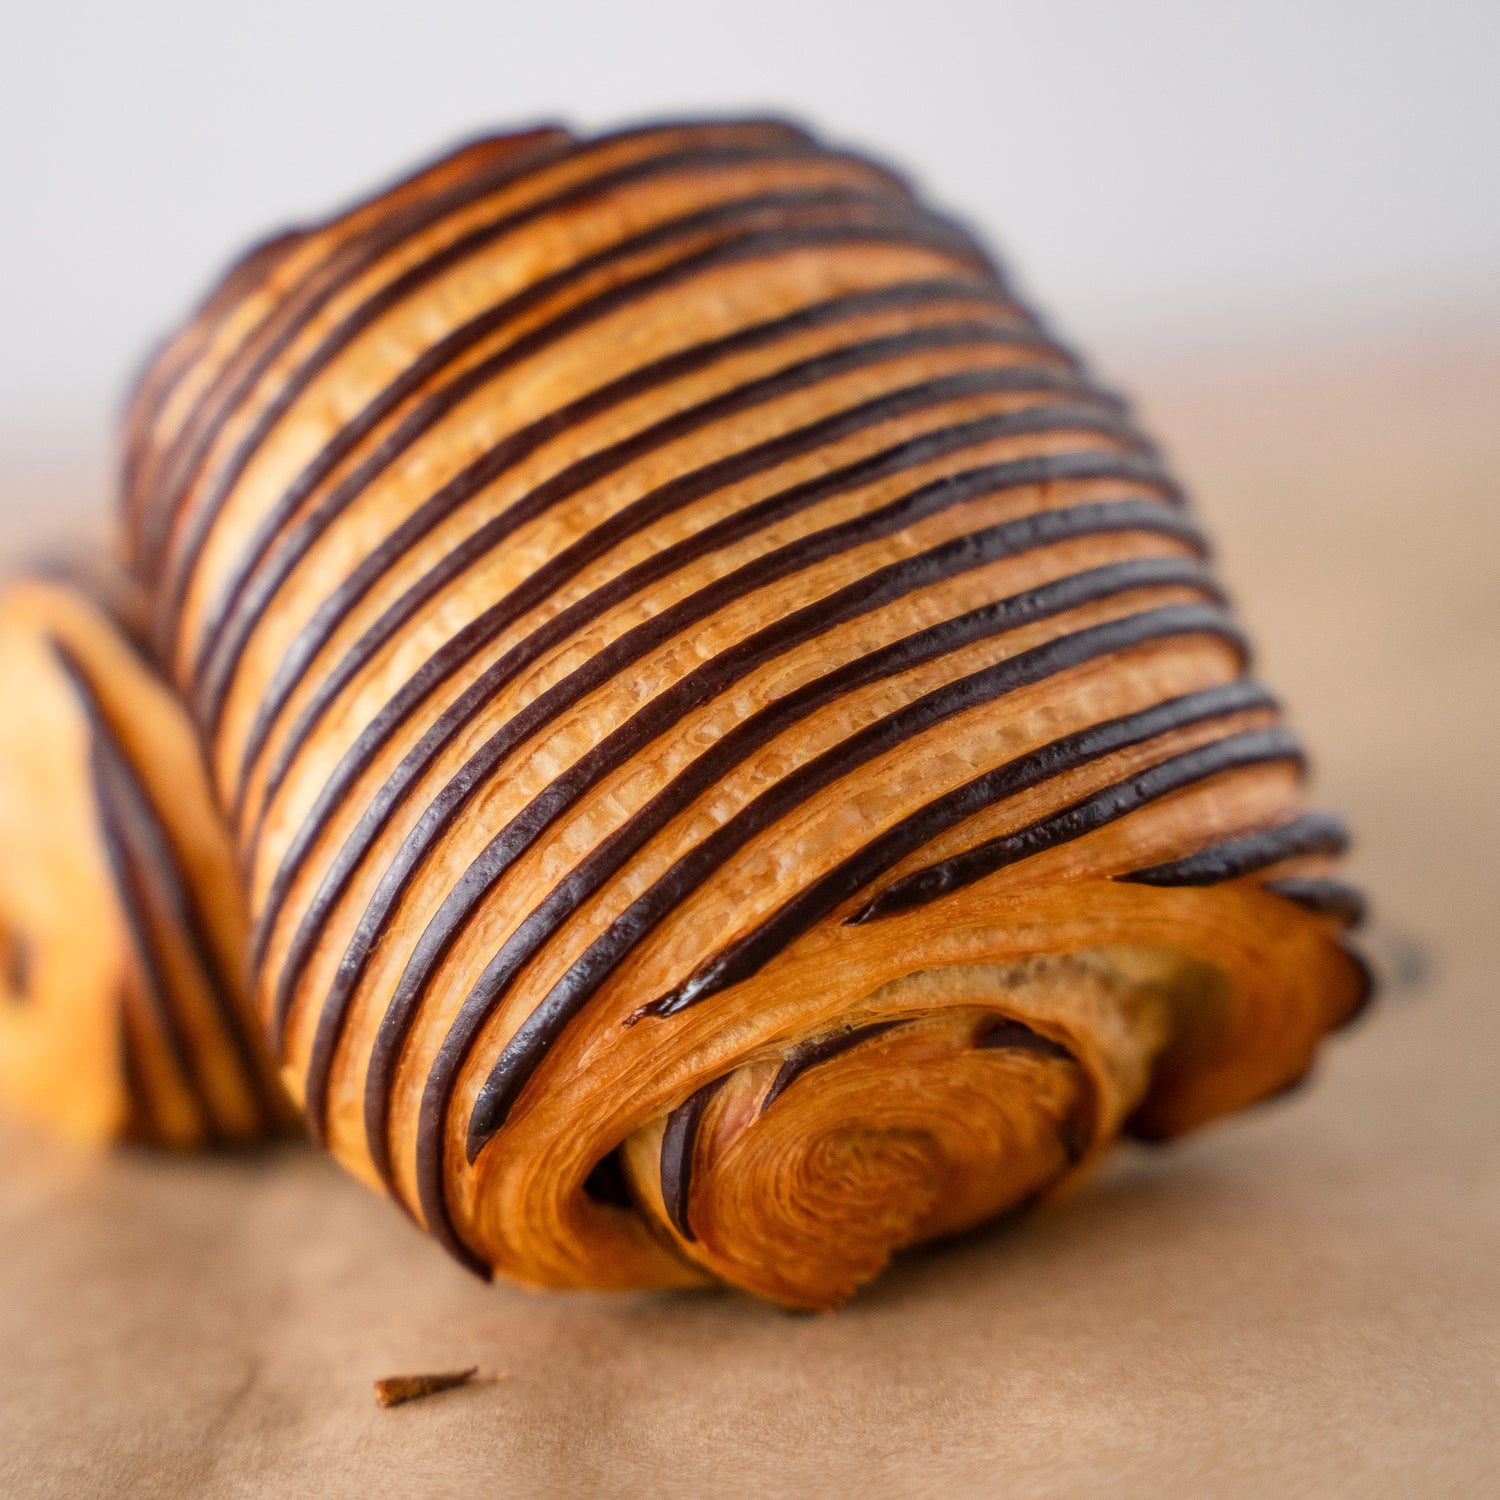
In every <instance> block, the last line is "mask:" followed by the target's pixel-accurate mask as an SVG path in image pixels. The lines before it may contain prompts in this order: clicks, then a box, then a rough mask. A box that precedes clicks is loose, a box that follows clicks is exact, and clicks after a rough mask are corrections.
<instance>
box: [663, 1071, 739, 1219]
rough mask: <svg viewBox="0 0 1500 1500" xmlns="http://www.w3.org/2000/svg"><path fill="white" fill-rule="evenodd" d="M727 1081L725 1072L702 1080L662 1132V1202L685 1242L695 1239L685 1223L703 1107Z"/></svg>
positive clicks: (704, 1108)
mask: <svg viewBox="0 0 1500 1500" xmlns="http://www.w3.org/2000/svg"><path fill="white" fill-rule="evenodd" d="M728 1082H729V1075H728V1074H727V1073H726V1074H724V1075H723V1076H722V1077H720V1078H715V1079H714V1080H713V1081H712V1082H711V1083H705V1084H704V1085H703V1087H702V1088H701V1089H699V1090H698V1092H697V1093H696V1094H693V1095H691V1096H689V1098H688V1099H687V1100H686V1101H685V1102H684V1103H682V1104H679V1105H678V1106H677V1108H676V1109H674V1110H673V1111H672V1113H671V1114H669V1115H668V1116H667V1124H666V1128H665V1129H664V1130H663V1131H662V1137H661V1167H660V1171H661V1198H662V1204H663V1206H664V1207H665V1208H666V1211H667V1218H668V1219H670V1220H671V1222H672V1227H673V1228H674V1229H675V1230H676V1231H677V1232H678V1234H680V1235H681V1236H682V1237H683V1239H685V1240H688V1241H693V1240H696V1239H697V1238H698V1236H697V1235H696V1234H694V1233H693V1226H692V1225H691V1224H689V1223H688V1197H689V1194H690V1193H691V1192H692V1187H693V1151H694V1148H695V1147H696V1146H697V1144H698V1127H699V1126H700V1125H701V1124H702V1123H703V1112H704V1110H706V1109H707V1108H708V1106H709V1104H710V1103H711V1102H712V1100H713V1098H714V1096H715V1095H716V1094H717V1093H718V1092H719V1090H720V1089H722V1088H723V1087H724V1085H725V1084H726V1083H728Z"/></svg>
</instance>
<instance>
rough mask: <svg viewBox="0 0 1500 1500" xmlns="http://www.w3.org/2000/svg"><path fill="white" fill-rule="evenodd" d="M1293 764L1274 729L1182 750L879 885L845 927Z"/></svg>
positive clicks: (1291, 748)
mask: <svg viewBox="0 0 1500 1500" xmlns="http://www.w3.org/2000/svg"><path fill="white" fill-rule="evenodd" d="M1301 759H1302V751H1301V748H1300V747H1299V745H1298V743H1297V738H1296V736H1295V735H1294V734H1292V732H1291V731H1290V730H1288V729H1281V728H1276V729H1252V730H1246V731H1245V732H1244V733H1242V734H1236V735H1231V736H1230V737H1229V738H1227V739H1223V740H1218V741H1215V742H1214V743H1213V744H1211V745H1203V746H1200V747H1199V748H1198V749H1196V750H1185V751H1184V752H1183V753H1182V754H1181V755H1174V756H1173V757H1172V758H1171V759H1170V760H1165V761H1163V762H1161V764H1160V765H1155V766H1152V767H1150V768H1149V769H1148V770H1145V771H1141V772H1139V773H1137V774H1136V775H1134V776H1131V777H1128V778H1127V779H1126V780H1124V781H1121V782H1117V783H1116V784H1115V785H1114V786H1110V787H1105V788H1104V790H1103V791H1099V792H1095V793H1094V794H1093V795H1092V796H1091V797H1085V798H1084V799H1083V801H1081V802H1076V803H1074V804H1073V806H1071V807H1067V808H1064V809H1063V810H1062V811H1061V812H1058V813H1053V814H1052V815H1051V816H1050V817H1046V818H1043V819H1041V820H1040V821H1038V822H1036V823H1032V824H1030V825H1029V826H1028V827H1026V828H1022V829H1019V830H1017V832H1015V833H1009V834H1005V835H1004V836H1003V837H1000V838H995V839H987V840H986V841H985V842H984V843H982V844H978V845H976V846H975V847H974V848H972V849H966V850H964V852H963V853H962V854H955V855H954V856H953V857H952V858H951V859H945V860H942V861H940V862H939V863H938V864H935V865H930V866H928V868H927V869H925V870H917V871H915V872H914V873H913V874H911V875H907V876H904V877H903V878H902V879H900V880H898V881H896V882H895V884H894V885H890V886H887V887H886V888H885V890H883V891H882V892H881V893H880V894H879V895H878V896H876V897H875V898H874V900H872V901H870V902H868V903H867V904H866V905H865V906H863V907H861V908H860V909H859V911H857V912H855V913H854V915H853V916H851V917H850V918H849V919H848V920H849V921H850V922H851V923H859V922H873V921H876V920H878V919H879V918H881V917H888V916H892V915H894V914H895V913H896V912H900V911H909V910H910V909H911V908H912V907H914V906H924V905H926V904H927V903H928V902H931V901H936V900H938V899H939V898H940V897H943V896H946V895H948V894H950V893H951V892H953V891H957V890H962V889H963V887H965V886H967V885H972V884H973V883H974V882H975V881H977V880H983V879H985V878H986V877H987V876H989V875H993V874H994V873H995V872H996V871H998V870H1003V869H1005V868H1006V867H1007V866H1009V865H1013V864H1016V863H1018V862H1019V861H1020V860H1023V859H1030V858H1031V856H1032V855H1034V854H1040V853H1041V852H1042V851H1043V850H1046V849H1051V848H1054V847H1055V846H1056V845H1058V844H1061V843H1066V842H1067V841H1068V840H1070V839H1075V838H1080V837H1081V836H1082V835H1083V834H1085V833H1092V832H1093V831H1094V830H1095V829H1098V828H1102V827H1104V825H1105V824H1106V823H1112V822H1114V821H1115V820H1116V819H1117V818H1122V817H1124V816H1125V815H1126V814H1127V813H1132V812H1134V811H1136V810H1137V809H1138V808H1141V807H1144V806H1146V805H1147V804H1148V803H1151V802H1155V801H1157V800H1158V799H1159V798H1162V797H1165V796H1168V795H1169V794H1170V793H1172V792H1176V791H1181V790H1182V789H1183V788H1185V787H1189V786H1192V785H1194V784H1195V783H1196V782H1199V781H1204V780H1206V779H1207V778H1208V777H1210V776H1219V775H1222V774H1223V773H1224V772H1226V771H1235V770H1241V769H1243V768H1245V767H1248V766H1257V765H1265V764H1267V763H1269V762H1274V761H1282V760H1291V761H1298V762H1300V761H1301Z"/></svg>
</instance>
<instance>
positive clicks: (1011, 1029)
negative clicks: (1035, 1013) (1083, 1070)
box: [974, 1016, 1077, 1062]
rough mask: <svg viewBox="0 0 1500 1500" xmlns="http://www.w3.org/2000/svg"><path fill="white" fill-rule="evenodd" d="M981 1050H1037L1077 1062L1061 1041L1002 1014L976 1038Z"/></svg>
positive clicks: (1042, 1053) (1059, 1059) (1043, 1053)
mask: <svg viewBox="0 0 1500 1500" xmlns="http://www.w3.org/2000/svg"><path fill="white" fill-rule="evenodd" d="M974 1045H975V1046H976V1047H978V1048H980V1049H981V1050H989V1049H994V1050H1003V1051H1006V1052H1035V1053H1038V1054H1039V1055H1040V1056H1042V1057H1052V1058H1056V1059H1057V1060H1058V1061H1059V1062H1076V1061H1077V1059H1076V1058H1075V1057H1074V1056H1073V1054H1072V1053H1071V1052H1069V1051H1068V1049H1067V1048H1066V1047H1064V1046H1063V1044H1062V1043H1061V1042H1055V1041H1053V1040H1052V1038H1051V1037H1050V1036H1043V1035H1042V1034H1041V1032H1040V1031H1034V1030H1033V1029H1032V1028H1031V1027H1030V1026H1028V1025H1026V1023H1025V1022H1024V1021H1017V1020H1015V1019H1013V1018H1012V1017H1010V1016H1002V1017H1001V1018H1000V1019H999V1020H998V1021H996V1022H995V1023H994V1025H992V1026H989V1027H986V1028H985V1030H984V1031H982V1032H980V1034H979V1035H978V1036H977V1037H976V1038H975V1039H974Z"/></svg>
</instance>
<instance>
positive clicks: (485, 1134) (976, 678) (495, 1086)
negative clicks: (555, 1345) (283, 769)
mask: <svg viewBox="0 0 1500 1500" xmlns="http://www.w3.org/2000/svg"><path fill="white" fill-rule="evenodd" d="M1187 634H1207V635H1211V636H1216V637H1219V638H1222V639H1227V640H1230V641H1232V642H1236V643H1238V641H1239V636H1238V632H1237V631H1236V630H1235V629H1234V627H1233V625H1232V624H1231V623H1230V621H1229V620H1228V618H1227V616H1226V615H1225V614H1224V613H1223V612H1222V611H1221V610H1217V609H1212V608H1208V607H1206V606H1202V605H1167V606H1164V607H1162V608H1158V609H1154V610H1148V611H1144V612H1142V613H1140V614H1136V615H1129V616H1126V617H1124V618H1123V619H1118V620H1112V621H1108V622H1106V623H1105V624H1102V625H1097V626H1091V627H1088V628H1086V629H1084V630H1080V631H1076V632H1073V633H1072V634H1070V635H1065V636H1061V637H1059V638H1057V639H1055V640H1053V641H1049V642H1047V643H1046V644H1045V645H1042V646H1039V647H1035V648H1033V649H1032V650H1029V651H1025V652H1022V653H1020V654H1018V655H1017V656H1014V657H1010V658H1008V659H1006V660H1004V661H1002V662H999V663H996V664H995V665H993V666H991V667H987V668H985V669H983V670H982V671H979V672H975V673H973V674H971V675H970V676H968V677H966V678H960V679H958V680H957V681H954V682H950V683H948V684H945V685H944V686H943V687H942V688H939V689H937V690H935V691H934V692H931V693H928V694H925V695H923V696H922V697H920V698H918V699H916V700H914V701H913V702H911V703H909V704H907V705H906V706H905V707H903V708H901V709H899V710H897V711H896V712H894V713H892V714H890V715H888V716H886V717H885V718H883V719H880V720H877V721H876V722H875V723H873V724H871V725H869V726H868V727H867V728H866V729H864V730H861V731H859V732H857V733H856V734H854V735H851V736H850V737H849V738H848V739H846V740H844V741H842V742H841V743H840V744H839V745H837V746H835V747H833V748H832V749H831V750H829V751H826V752H824V753H823V754H822V755H819V756H817V757H815V758H814V759H812V760H810V761H808V762H806V763H804V764H803V765H802V766H800V767H798V768H797V769H796V770H795V771H793V772H791V773H790V774H789V775H787V776H786V777H784V778H782V780H781V781H779V782H777V783H776V784H775V786H773V787H771V788H769V789H768V790H767V791H765V792H763V793H762V794H761V795H760V796H758V797H756V798H755V799H753V800H752V801H751V802H749V803H747V804H746V805H745V807H743V808H742V809H741V810H740V811H739V812H738V813H737V814H735V815H734V816H733V817H732V818H730V819H728V820H727V821H726V822H724V823H723V824H721V825H720V826H719V827H718V828H717V829H715V830H714V832H713V833H711V834H710V835H708V837H706V838H705V839H704V840H703V841H702V842H700V843H699V844H698V845H696V846H695V847H694V848H693V849H691V850H690V851H688V853H686V854H685V855H683V856H682V857H681V858H680V859H678V860H677V861H676V863H675V864H673V866H672V867H671V868H670V869H669V870H668V871H667V872H666V873H665V874H663V875H662V876H661V877H660V878H659V879H658V880H657V881H656V882H655V883H654V884H653V885H652V886H651V887H650V888H649V889H648V890H646V891H645V892H643V893H642V895H641V896H639V897H638V898H637V899H636V900H635V901H634V902H633V903H632V904H631V905H630V906H629V907H628V908H627V909H626V910H625V911H624V912H622V913H621V915H620V916H619V917H617V918H616V919H615V920H614V921H613V922H612V923H611V924H610V925H609V927H608V928H606V929H605V931H604V932H602V933H601V934H600V935H599V937H597V938H596V939H595V940H594V941H593V942H592V943H591V944H590V945H589V947H588V948H587V949H586V950H585V952H584V953H583V954H582V955H580V957H579V958H578V959H577V960H575V961H574V963H573V964H572V965H571V966H570V967H569V969H568V970H567V972H566V973H564V975H563V976H562V977H561V978H560V979H559V980H558V981H557V983H556V984H554V985H553V987H552V988H551V990H549V991H548V993H547V995H546V996H545V997H544V998H543V999H542V1001H541V1002H540V1003H539V1004H538V1005H537V1007H536V1008H535V1009H534V1010H533V1011H532V1013H531V1014H530V1015H529V1016H528V1017H527V1019H526V1020H525V1021H524V1022H522V1024H521V1026H520V1027H519V1028H517V1030H516V1032H515V1034H514V1035H513V1036H512V1038H511V1039H510V1041H509V1042H508V1043H507V1044H506V1046H505V1047H504V1048H503V1049H502V1051H501V1054H500V1056H499V1058H497V1060H496V1062H495V1064H494V1066H493V1068H492V1069H491V1071H490V1074H489V1076H488V1078H487V1079H486V1081H485V1084H484V1086H483V1088H482V1089H481V1090H480V1093H479V1096H478V1098H477V1099H476V1101H475V1104H474V1110H473V1113H472V1114H471V1116H470V1121H469V1130H468V1144H467V1151H468V1156H469V1159H470V1160H471V1161H472V1160H474V1159H475V1158H476V1157H477V1155H478V1153H479V1151H480V1150H481V1149H482V1148H483V1147H484V1145H485V1143H486V1142H487V1141H488V1140H489V1139H490V1138H491V1137H492V1136H493V1135H494V1133H495V1132H496V1131H497V1130H498V1129H499V1128H500V1127H501V1125H503V1123H504V1121H505V1118H506V1116H507V1115H508V1114H509V1112H510V1109H511V1106H512V1105H513V1104H514V1102H515V1099H516V1097H517V1095H518V1094H519V1093H520V1090H521V1089H522V1087H524V1085H525V1083H526V1082H527V1080H528V1079H529V1078H530V1077H531V1075H532V1074H533V1073H534V1072H535V1070H536V1068H537V1067H538V1066H539V1065H540V1063H541V1061H542V1059H543V1058H544V1057H545V1056H546V1054H547V1052H548V1051H549V1050H550V1049H551V1047H552V1046H553V1044H554V1043H555V1042H556V1041H557V1039H558V1038H559V1037H560V1036H561V1034H562V1032H563V1030H564V1028H565V1027H566V1025H567V1024H568V1022H569V1021H570V1020H571V1019H572V1018H573V1017H574V1016H575V1015H577V1014H578V1012H579V1011H580V1010H581V1009H582V1008H583V1006H584V1005H585V1004H586V1003H587V1002H588V1000H590V999H591V998H592V997H593V996H594V995H595V994H596V993H597V992H598V990H599V988H600V987H601V986H602V985H603V984H604V983H605V982H606V980H608V978H609V977H610V976H611V975H612V974H613V973H614V971H615V970H616V969H617V968H618V966H619V965H620V963H621V962H623V961H624V959H625V958H626V956H627V955H628V954H629V953H631V952H632V951H633V950H634V949H635V948H636V946H637V945H638V944H639V943H640V942H641V941H642V940H643V939H644V938H645V937H646V936H647V935H648V934H649V933H650V932H652V931H653V930H654V929H655V928H656V926H657V925H659V923H660V922H661V921H662V920H664V919H665V918H666V917H667V916H668V915H670V914H671V912H673V911H674V910H675V909H676V908H677V907H678V906H680V905H681V903H682V902H683V901H684V900H685V899H686V897H687V896H689V895H690V894H691V893H692V892H693V891H695V890H696V889H697V888H698V886H699V885H701V884H702V883H703V881H704V880H706V879H708V878H709V877H710V876H711V875H712V874H713V873H714V872H716V871H717V870H718V869H719V868H720V867H721V866H722V865H723V863H724V862H725V860H727V859H728V858H730V857H731V856H732V855H733V854H735V853H736V852H738V850H740V849H742V848H743V847H744V846H745V845H746V844H747V843H749V842H750V840H751V839H752V838H754V837H755V836H756V835H757V834H759V833H761V832H763V831H764V830H765V829H766V828H769V827H771V826H773V825H774V824H775V823H777V822H779V821H780V820H781V819H782V818H784V817H785V816H786V815H787V814H788V813H789V812H791V811H792V809H794V808H795V807H797V806H799V805H800V804H801V803H803V802H804V801H806V800H807V799H808V798H809V797H810V796H812V795H814V794H815V793H817V792H819V791H821V790H824V789H825V788H826V787H828V786H830V785H832V784H833V783H834V782H836V781H837V780H839V779H840V778H842V777H843V776H846V775H848V774H849V773H850V772H851V771H853V770H855V769H857V768H858V767H859V766H861V765H863V764H865V763H867V762H868V761H870V760H872V759H874V758H876V757H877V756H879V755H881V754H884V753H886V752H888V751H889V750H891V749H894V748H896V747H897V746H899V745H900V744H902V743H904V742H905V741H906V740H907V739H909V738H910V737H911V736H912V735H914V734H917V733H921V732H923V731H925V730H928V729H932V728H935V727H936V726H937V725H938V724H940V723H943V722H944V721H946V720H947V719H950V718H952V717H954V716H955V715H957V714H959V713H962V712H965V711H966V710H968V709H970V708H974V707H978V706H981V705H983V704H986V703H991V702H994V701H996V700H997V699H998V698H1000V697H1002V696H1004V695H1005V694H1006V693H1009V692H1014V691H1016V690H1018V689H1019V688H1022V687H1025V686H1029V685H1031V684H1034V683H1037V682H1041V681H1045V680H1046V679H1047V678H1049V677H1052V676H1054V675H1055V674H1056V673H1058V672H1060V671H1063V670H1066V669H1067V668H1069V667H1074V666H1080V665H1083V664H1084V663H1085V662H1088V661H1091V660H1095V659H1098V658H1099V657H1103V656H1107V655H1112V654H1115V653H1117V652H1120V651H1124V650H1128V649H1130V648H1132V647H1135V646H1140V645H1143V644H1146V643H1148V642H1151V641H1156V640H1164V639H1169V638H1172V637H1175V636H1181V635H1187ZM1229 686H1235V685H1234V684H1231V685H1229ZM1209 691H1210V692H1214V693H1218V694H1221V695H1222V694H1223V693H1224V690H1222V689H1220V690H1213V689H1211V690H1209ZM1256 691H1257V693H1262V692H1263V690H1258V689H1257V690H1256ZM1194 696H1198V695H1194ZM1217 701H1218V702H1219V704H1220V705H1221V706H1222V704H1223V703H1224V702H1226V701H1234V700H1232V699H1229V698H1226V697H1224V696H1220V697H1219V698H1218V700H1217ZM1158 732H1160V731H1158ZM907 821H908V823H909V822H910V821H911V820H907ZM938 831H940V830H939V829H937V828H934V829H932V830H931V831H930V833H929V834H928V836H929V837H931V836H932V835H933V834H935V833H936V832H938ZM846 868H847V864H846V866H841V867H839V870H840V871H842V870H845V869H846ZM834 873H835V875H837V874H838V873H839V871H836V872H834ZM466 1004H467V1002H466ZM455 1030H456V1027H455V1028H454V1029H450V1031H449V1033H448V1038H447V1039H446V1040H445V1044H444V1046H445V1048H446V1047H447V1045H448V1043H449V1042H452V1041H454V1039H455ZM458 1061H459V1060H458V1059H455V1060H454V1061H453V1062H450V1063H447V1064H446V1066H443V1067H440V1066H439V1065H438V1064H435V1065H434V1068H433V1070H432V1072H431V1073H430V1074H429V1076H428V1082H427V1086H426V1088H425V1090H424V1094H423V1100H422V1108H421V1114H420V1123H419V1131H418V1141H417V1166H418V1188H419V1193H420V1195H421V1201H422V1205H423V1209H424V1212H425V1214H426V1217H427V1221H428V1223H429V1226H431V1227H432V1228H433V1230H434V1232H435V1233H439V1234H440V1236H442V1235H446V1238H445V1243H447V1241H448V1240H449V1239H455V1238H456V1236H454V1235H453V1233H452V1230H451V1226H446V1227H445V1220H446V1209H445V1206H444V1199H443V1170H442V1147H443V1117H444V1115H445V1113H446V1109H447V1103H448V1095H449V1093H450V1092H451V1084H452V1078H453V1076H454V1075H455V1074H456V1068H457V1065H458ZM445 1074H446V1075H447V1076H446V1077H445V1076H444V1075H445Z"/></svg>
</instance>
